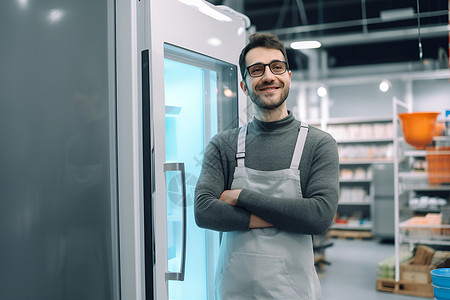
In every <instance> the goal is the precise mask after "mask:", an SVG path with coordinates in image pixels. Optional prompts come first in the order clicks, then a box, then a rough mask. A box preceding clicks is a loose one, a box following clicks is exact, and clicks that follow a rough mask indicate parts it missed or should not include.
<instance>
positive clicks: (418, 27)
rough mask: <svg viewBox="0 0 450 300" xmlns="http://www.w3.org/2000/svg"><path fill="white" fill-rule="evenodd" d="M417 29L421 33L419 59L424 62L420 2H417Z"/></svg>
mask: <svg viewBox="0 0 450 300" xmlns="http://www.w3.org/2000/svg"><path fill="white" fill-rule="evenodd" d="M417 29H418V31H419V58H420V60H423V51H422V38H421V36H420V8H419V0H417Z"/></svg>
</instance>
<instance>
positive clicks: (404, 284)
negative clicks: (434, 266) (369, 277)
mask: <svg viewBox="0 0 450 300" xmlns="http://www.w3.org/2000/svg"><path fill="white" fill-rule="evenodd" d="M377 291H381V292H390V293H395V294H401V295H411V296H417V297H425V298H433V297H434V292H433V287H432V286H431V283H418V282H414V281H408V280H400V281H395V280H394V279H384V278H378V279H377Z"/></svg>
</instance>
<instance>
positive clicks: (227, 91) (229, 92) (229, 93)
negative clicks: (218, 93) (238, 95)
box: [223, 88, 234, 98]
mask: <svg viewBox="0 0 450 300" xmlns="http://www.w3.org/2000/svg"><path fill="white" fill-rule="evenodd" d="M223 95H224V96H225V97H227V98H231V97H233V96H234V93H233V91H232V90H231V89H229V88H225V89H224V90H223Z"/></svg>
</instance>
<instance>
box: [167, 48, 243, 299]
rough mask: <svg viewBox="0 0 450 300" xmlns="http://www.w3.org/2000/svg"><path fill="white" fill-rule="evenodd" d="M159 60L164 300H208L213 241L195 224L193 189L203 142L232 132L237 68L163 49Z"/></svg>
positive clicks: (215, 236)
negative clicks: (162, 104) (163, 152)
mask: <svg viewBox="0 0 450 300" xmlns="http://www.w3.org/2000/svg"><path fill="white" fill-rule="evenodd" d="M164 56H165V61H164V81H165V135H166V137H165V140H166V163H165V164H164V170H165V176H166V191H167V195H166V200H167V257H168V262H167V270H168V273H167V274H166V279H167V281H168V288H169V299H172V300H202V299H205V300H206V299H209V300H211V299H214V292H213V289H214V287H213V278H214V267H215V262H216V257H217V253H218V246H219V236H218V233H217V232H212V231H208V230H204V229H201V228H199V227H197V225H196V224H195V220H194V211H193V208H194V206H193V204H194V189H195V185H196V183H197V179H198V177H199V175H200V171H201V162H202V159H203V152H204V150H205V147H206V146H207V143H208V141H209V139H210V138H211V137H212V136H213V135H215V134H216V133H217V132H219V131H221V130H224V129H227V128H232V127H237V126H238V118H237V109H238V107H237V68H236V66H234V65H231V64H228V63H225V62H222V61H218V60H216V59H213V58H210V57H206V56H203V55H200V54H197V53H193V52H191V51H188V50H185V49H181V48H178V47H175V46H172V45H168V44H166V45H165V55H164ZM184 226H185V227H184Z"/></svg>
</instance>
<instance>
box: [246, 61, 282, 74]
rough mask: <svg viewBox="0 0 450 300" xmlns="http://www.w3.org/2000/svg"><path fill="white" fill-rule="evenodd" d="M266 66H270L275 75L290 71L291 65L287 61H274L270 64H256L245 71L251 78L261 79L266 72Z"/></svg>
mask: <svg viewBox="0 0 450 300" xmlns="http://www.w3.org/2000/svg"><path fill="white" fill-rule="evenodd" d="M266 66H269V69H270V71H271V72H272V73H273V74H274V75H281V74H284V73H285V72H286V71H287V70H289V65H288V63H287V61H281V60H274V61H272V62H270V63H268V64H263V63H256V64H253V65H251V66H248V67H247V68H246V69H245V74H244V77H245V75H246V74H248V75H250V77H261V76H263V75H264V73H265V72H266Z"/></svg>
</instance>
